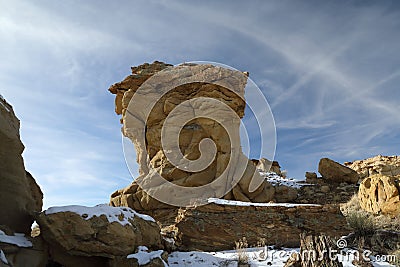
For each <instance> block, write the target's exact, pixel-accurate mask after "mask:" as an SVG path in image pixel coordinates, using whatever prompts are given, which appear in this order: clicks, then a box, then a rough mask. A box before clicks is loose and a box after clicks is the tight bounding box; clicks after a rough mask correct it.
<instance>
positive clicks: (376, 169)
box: [344, 155, 400, 179]
mask: <svg viewBox="0 0 400 267" xmlns="http://www.w3.org/2000/svg"><path fill="white" fill-rule="evenodd" d="M344 164H345V165H346V166H347V167H349V168H351V169H353V170H355V171H356V172H357V173H358V174H359V176H360V178H362V179H364V178H366V177H368V176H370V175H374V174H382V175H386V176H396V175H400V156H382V155H378V156H375V157H372V158H368V159H363V160H356V161H353V162H345V163H344Z"/></svg>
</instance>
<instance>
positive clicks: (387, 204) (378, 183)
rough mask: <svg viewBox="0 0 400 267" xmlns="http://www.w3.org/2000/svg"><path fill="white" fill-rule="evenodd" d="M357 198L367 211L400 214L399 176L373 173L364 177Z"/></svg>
mask: <svg viewBox="0 0 400 267" xmlns="http://www.w3.org/2000/svg"><path fill="white" fill-rule="evenodd" d="M358 199H359V201H360V206H361V208H362V209H364V210H366V211H368V212H372V213H375V214H378V213H382V214H389V215H400V176H384V175H381V174H375V175H372V176H369V177H367V178H365V179H364V180H363V182H362V183H361V185H360V189H359V191H358Z"/></svg>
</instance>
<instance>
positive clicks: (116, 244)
mask: <svg viewBox="0 0 400 267" xmlns="http://www.w3.org/2000/svg"><path fill="white" fill-rule="evenodd" d="M37 222H38V224H39V225H40V228H41V235H42V236H43V238H44V240H45V241H46V242H47V243H49V244H52V246H51V248H50V249H52V248H60V250H61V251H63V252H64V253H63V254H70V255H77V256H86V257H87V256H90V257H93V256H97V257H104V258H115V257H117V256H126V255H128V254H132V253H134V252H135V250H136V248H137V247H138V246H147V247H149V248H154V249H159V248H161V247H162V242H161V235H160V228H159V226H158V225H157V224H156V222H155V221H154V219H153V218H151V217H150V216H148V215H141V214H138V213H136V212H135V211H133V210H132V209H130V208H128V207H110V206H107V205H99V206H96V207H91V208H89V207H82V206H66V207H55V208H50V209H48V210H46V211H45V212H42V213H40V214H39V215H38V216H37Z"/></svg>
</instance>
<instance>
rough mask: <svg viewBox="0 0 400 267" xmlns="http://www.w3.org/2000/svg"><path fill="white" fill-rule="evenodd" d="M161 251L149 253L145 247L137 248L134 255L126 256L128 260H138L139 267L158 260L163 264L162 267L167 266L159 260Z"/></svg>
mask: <svg viewBox="0 0 400 267" xmlns="http://www.w3.org/2000/svg"><path fill="white" fill-rule="evenodd" d="M163 252H164V251H163V250H156V251H150V252H149V249H148V248H147V247H146V246H139V247H138V252H137V253H135V254H130V255H128V256H127V258H128V259H132V258H135V259H137V260H138V263H139V266H142V265H145V264H148V263H150V261H152V260H153V259H156V258H160V259H161V260H162V262H163V263H164V266H168V264H167V263H166V262H165V261H164V260H163V259H162V258H161V255H162V253H163Z"/></svg>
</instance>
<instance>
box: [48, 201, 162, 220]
mask: <svg viewBox="0 0 400 267" xmlns="http://www.w3.org/2000/svg"><path fill="white" fill-rule="evenodd" d="M68 211H69V212H73V213H76V214H79V215H80V216H81V217H83V218H85V219H86V220H89V219H90V218H93V217H94V216H97V217H99V216H101V215H105V216H106V217H107V219H108V221H109V222H110V223H112V222H118V223H120V224H122V225H127V224H131V223H130V222H129V219H131V220H133V219H134V217H135V216H137V217H139V218H141V219H143V220H146V221H151V222H155V220H154V219H153V218H152V217H151V216H149V215H144V214H140V213H137V212H136V211H134V210H132V209H131V208H128V207H111V206H109V205H106V204H100V205H96V206H94V207H85V206H78V205H71V206H61V207H51V208H49V209H47V210H46V211H45V214H46V215H48V214H53V213H58V212H68Z"/></svg>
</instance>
